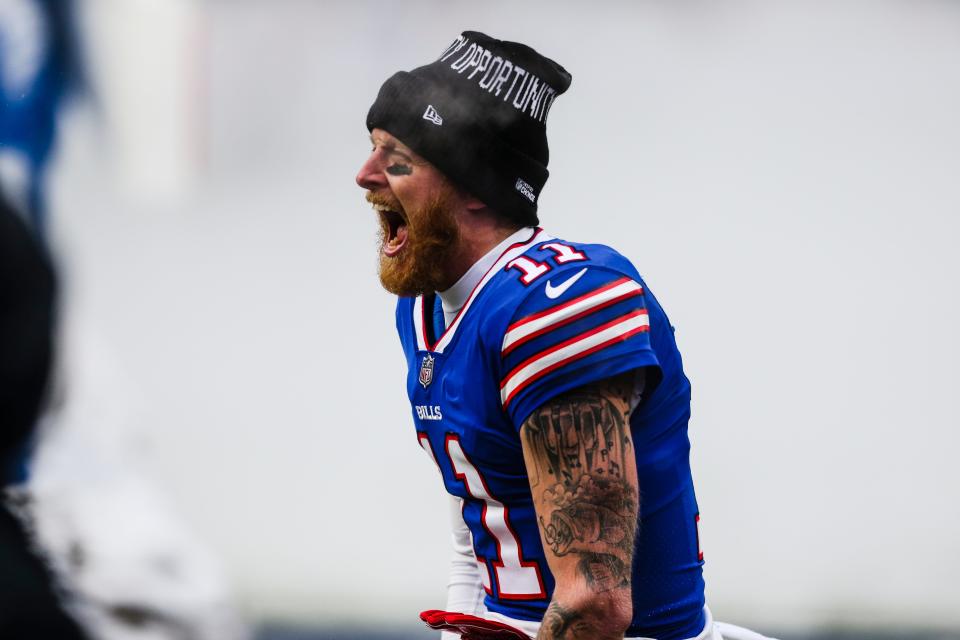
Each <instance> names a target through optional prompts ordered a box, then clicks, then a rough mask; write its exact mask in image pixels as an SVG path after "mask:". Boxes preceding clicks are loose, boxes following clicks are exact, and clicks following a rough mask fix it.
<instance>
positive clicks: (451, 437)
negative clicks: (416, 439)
mask: <svg viewBox="0 0 960 640" xmlns="http://www.w3.org/2000/svg"><path fill="white" fill-rule="evenodd" d="M420 445H421V446H422V447H423V448H424V449H425V450H426V452H427V454H428V455H429V456H430V457H431V458H433V460H434V462H436V456H435V455H434V453H433V451H432V450H431V447H430V442H429V440H428V439H427V438H426V437H425V434H424V435H421V436H420ZM444 448H445V449H446V454H447V458H448V459H449V460H450V464H451V466H452V468H453V474H454V477H456V478H457V480H459V481H460V482H462V483H463V485H464V487H465V488H466V490H467V493H468V494H470V496H471V497H473V498H475V499H477V500H481V501H482V502H483V504H482V511H481V514H480V520H481V522H482V523H483V528H484V529H486V530H487V533H489V534H490V536H491V537H492V538H493V540H494V541H495V542H496V546H497V558H496V559H495V560H494V561H493V562H492V563H491V564H492V565H493V574H494V575H493V577H494V579H495V580H496V585H497V592H498V593H499V595H500V597H501V598H503V599H506V600H539V599H542V598H546V597H547V593H546V589H545V588H544V585H543V576H542V575H541V574H540V567H539V565H538V564H537V563H536V562H525V561H524V560H523V558H522V549H521V548H520V541H519V539H518V537H517V535H516V533H515V532H514V531H513V528H512V527H511V526H510V519H509V518H510V513H509V509H508V508H507V506H506V505H504V504H503V503H502V502H500V501H499V500H497V499H496V497H495V496H493V495H492V494H491V493H490V490H489V488H488V487H487V483H486V481H485V480H484V479H483V476H482V475H481V474H480V471H479V470H478V469H477V468H476V466H474V464H473V463H472V462H471V461H470V458H468V457H467V454H466V453H465V452H464V450H463V447H462V446H461V444H460V438H459V437H458V436H457V435H456V434H452V433H448V434H447V437H446V441H445V443H444ZM438 466H439V465H438ZM477 560H479V561H480V564H482V565H483V566H484V568H486V564H485V563H484V562H483V561H482V559H481V558H480V557H478V558H477ZM484 582H485V583H486V584H489V580H485V581H484Z"/></svg>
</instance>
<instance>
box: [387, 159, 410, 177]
mask: <svg viewBox="0 0 960 640" xmlns="http://www.w3.org/2000/svg"><path fill="white" fill-rule="evenodd" d="M387 173H389V174H390V175H392V176H408V175H410V174H411V173H413V168H412V167H411V166H410V165H408V164H400V163H399V162H398V163H397V164H392V165H390V166H389V167H387Z"/></svg>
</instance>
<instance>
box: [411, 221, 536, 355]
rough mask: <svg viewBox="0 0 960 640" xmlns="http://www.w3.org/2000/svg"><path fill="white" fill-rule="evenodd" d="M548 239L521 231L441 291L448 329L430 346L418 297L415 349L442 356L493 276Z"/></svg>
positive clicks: (529, 229)
mask: <svg viewBox="0 0 960 640" xmlns="http://www.w3.org/2000/svg"><path fill="white" fill-rule="evenodd" d="M549 239H550V237H549V236H547V235H546V234H545V233H544V232H543V229H540V228H539V227H536V228H535V227H525V228H523V229H520V230H519V231H517V232H516V233H513V234H512V235H511V236H510V237H509V238H507V239H506V240H504V241H503V242H501V243H500V244H498V245H497V246H496V247H494V248H493V249H491V250H490V251H488V252H487V253H486V254H485V255H484V256H483V257H482V258H480V259H479V260H477V261H476V262H475V263H474V264H473V266H471V267H470V268H469V269H467V272H466V273H465V274H463V276H462V277H461V278H460V279H459V280H458V281H457V282H456V284H454V285H453V286H452V287H450V288H449V289H447V290H446V291H442V292H440V293H439V294H438V295H439V296H440V300H441V303H442V304H443V311H444V317H445V318H446V319H447V330H446V331H444V333H443V335H442V336H440V339H439V340H437V342H436V344H435V345H432V346H431V345H430V343H429V341H428V340H427V334H426V326H427V325H426V322H427V319H426V313H427V312H428V311H430V310H428V309H424V305H423V296H418V297H417V299H416V300H415V301H414V303H413V327H414V332H415V333H416V335H417V349H419V350H421V351H434V352H437V353H443V350H444V349H445V348H446V347H447V346H448V345H449V344H450V341H451V340H452V339H453V336H454V334H455V333H456V330H457V327H459V326H460V321H461V320H462V319H463V316H464V314H466V312H467V310H468V309H470V305H471V304H472V303H473V301H474V300H476V298H477V295H478V294H479V293H480V291H481V290H482V289H483V287H484V286H485V285H486V284H487V283H488V282H489V281H490V280H491V279H492V278H493V276H494V275H496V274H497V273H498V272H500V271H501V270H503V268H504V267H505V266H506V264H507V263H508V262H510V261H511V260H513V259H514V258H516V257H518V256H520V255H522V254H524V253H525V252H526V251H527V250H529V249H530V247H531V246H533V245H534V244H536V243H538V242H544V241H546V240H549ZM448 309H449V311H450V312H451V313H452V314H453V318H452V319H450V317H449V316H447V312H448Z"/></svg>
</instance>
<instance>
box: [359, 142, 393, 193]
mask: <svg viewBox="0 0 960 640" xmlns="http://www.w3.org/2000/svg"><path fill="white" fill-rule="evenodd" d="M382 164H383V163H382V162H381V161H380V154H379V153H377V151H376V150H375V151H374V152H373V153H371V154H370V157H369V158H367V161H366V162H364V163H363V166H361V167H360V171H359V172H358V173H357V178H356V180H357V184H358V185H359V186H360V187H361V188H363V189H367V190H368V191H375V190H377V189H380V188H382V187H385V186H386V185H387V176H386V175H385V174H384V173H383V166H382Z"/></svg>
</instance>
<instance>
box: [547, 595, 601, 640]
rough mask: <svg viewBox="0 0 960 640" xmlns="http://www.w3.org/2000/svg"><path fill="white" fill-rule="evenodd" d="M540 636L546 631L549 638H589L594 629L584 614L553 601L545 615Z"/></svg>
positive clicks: (558, 639)
mask: <svg viewBox="0 0 960 640" xmlns="http://www.w3.org/2000/svg"><path fill="white" fill-rule="evenodd" d="M540 626H541V633H540V636H543V635H544V632H546V633H547V634H549V635H547V636H546V637H547V638H557V640H560V639H561V638H567V639H569V640H573V639H575V638H589V637H591V636H590V633H591V631H592V629H591V628H590V625H589V624H588V623H587V621H586V620H584V619H583V616H582V615H579V614H577V613H576V612H575V611H568V610H567V609H565V608H564V607H562V606H560V605H559V604H558V603H556V602H551V603H550V607H549V608H547V612H546V613H545V614H544V615H543V622H542V623H541V624H540Z"/></svg>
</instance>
